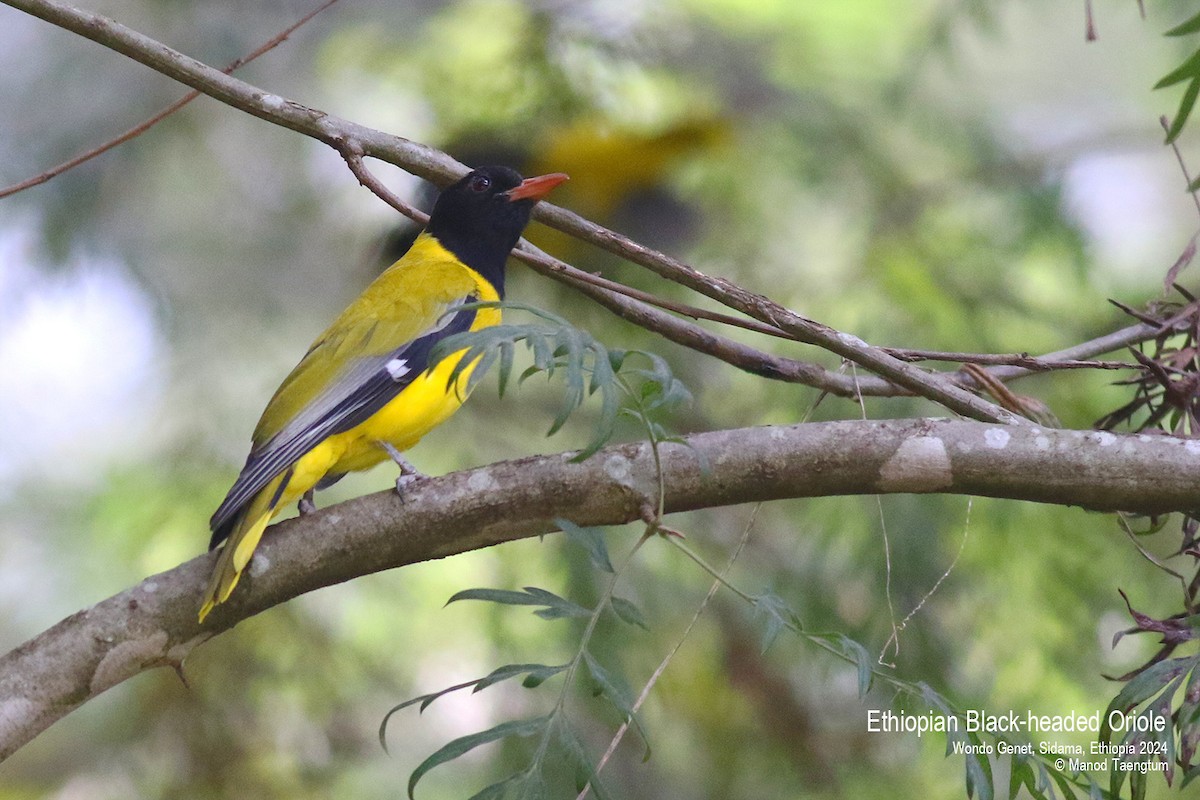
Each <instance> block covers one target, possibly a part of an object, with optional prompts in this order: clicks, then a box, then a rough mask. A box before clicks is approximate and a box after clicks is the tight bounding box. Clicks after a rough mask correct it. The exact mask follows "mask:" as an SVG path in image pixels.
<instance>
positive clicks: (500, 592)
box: [446, 586, 592, 619]
mask: <svg viewBox="0 0 1200 800" xmlns="http://www.w3.org/2000/svg"><path fill="white" fill-rule="evenodd" d="M459 600H484V601H487V602H490V603H500V604H502V605H510V606H544V608H540V609H538V610H537V611H535V612H533V613H534V614H536V615H537V616H539V617H541V618H542V619H562V618H563V617H590V616H591V615H592V612H591V611H589V610H588V609H586V608H584V607H583V606H581V605H579V604H577V603H572V602H571V601H570V600H567V599H565V598H562V597H559V596H558V595H556V594H555V593H554V592H548V591H546V590H545V589H539V588H538V587H536V586H526V587H525V589H524V590H523V591H520V592H514V591H512V590H510V589H463V590H462V591H461V592H456V593H455V594H454V596H453V597H451V598H450V599H449V600H447V601H446V605H450V604H451V603H456V602H458V601H459Z"/></svg>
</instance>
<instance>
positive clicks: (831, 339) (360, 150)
mask: <svg viewBox="0 0 1200 800" xmlns="http://www.w3.org/2000/svg"><path fill="white" fill-rule="evenodd" d="M3 2H4V3H6V4H7V5H10V6H12V7H13V8H17V9H20V10H22V11H25V12H26V13H29V14H32V15H34V16H36V17H39V18H41V19H44V20H46V21H47V22H51V23H53V24H55V25H58V26H60V27H62V28H65V29H66V30H69V31H72V32H74V33H77V34H79V35H80V36H83V37H85V38H88V39H91V40H93V41H95V42H97V43H99V44H102V45H104V46H105V47H109V48H111V49H113V50H116V51H117V52H119V53H122V54H123V55H126V56H128V57H130V58H132V59H133V60H135V61H138V62H139V63H142V64H145V65H146V66H148V67H150V68H152V69H154V70H157V71H158V72H161V73H162V74H164V75H166V76H168V77H170V78H174V79H175V80H177V81H179V82H181V83H184V84H187V85H188V86H191V87H192V88H194V89H197V90H199V91H201V92H204V93H205V94H207V95H209V96H210V97H213V98H215V99H217V100H220V101H221V102H223V103H226V104H227V105H230V106H233V107H234V108H237V109H240V110H242V111H245V112H246V113H248V114H252V115H254V116H256V117H259V118H261V119H264V120H266V121H268V122H273V123H275V124H278V125H281V126H283V127H286V128H289V129H291V130H294V131H296V132H298V133H302V134H304V135H306V136H310V137H312V138H315V139H317V140H319V141H321V142H324V143H326V144H328V145H330V146H331V147H333V148H335V149H336V150H338V152H341V153H345V152H346V147H347V146H350V147H351V148H352V150H353V152H354V153H356V154H358V155H361V156H370V157H372V158H379V159H382V160H384V161H387V162H389V163H392V164H396V165H398V166H400V167H402V168H404V169H406V170H408V171H410V172H412V173H413V174H415V175H418V176H419V177H422V178H426V179H428V180H431V181H434V182H435V183H438V184H445V183H447V182H448V181H449V180H451V179H453V178H455V177H458V176H460V175H462V174H463V173H464V172H465V171H466V168H465V167H464V166H463V165H462V164H459V163H458V162H457V161H455V160H454V159H453V158H451V157H450V156H448V155H446V154H445V153H442V152H439V151H437V150H435V149H433V148H430V147H426V146H425V145H421V144H418V143H416V142H412V141H409V140H407V139H403V138H400V137H398V136H391V135H388V134H384V133H382V132H380V131H375V130H372V129H370V128H367V127H364V126H362V125H358V124H356V123H353V122H350V121H348V120H344V119H340V118H338V117H335V116H332V115H330V114H326V113H325V112H323V111H319V110H317V109H313V108H309V107H307V106H304V105H301V104H300V103H296V102H294V101H291V100H287V99H285V98H283V97H280V96H278V95H275V94H270V93H268V92H265V91H263V90H262V89H258V88H256V87H254V86H252V85H250V84H248V83H246V82H245V81H241V80H238V79H237V78H233V77H231V76H229V75H226V74H224V73H223V72H221V71H220V70H217V69H213V68H212V67H210V66H208V65H206V64H204V63H202V62H200V61H197V60H196V59H194V58H191V57H190V56H186V55H184V54H183V53H180V52H179V51H177V50H173V49H171V48H169V47H167V46H166V45H164V44H162V43H160V42H157V41H155V40H153V39H151V38H149V37H148V36H145V35H143V34H140V33H138V32H137V31H134V30H132V29H131V28H128V27H126V26H124V25H121V24H119V23H117V22H114V21H113V20H111V19H108V18H107V17H102V16H100V15H98V14H94V13H92V12H89V11H83V10H80V9H77V8H72V7H70V6H66V5H61V4H59V3H56V2H53V0H3ZM534 216H535V218H536V219H538V220H540V221H542V222H544V223H546V224H547V225H550V226H552V227H554V228H557V229H558V230H561V231H564V232H566V233H568V234H570V235H572V236H575V237H576V238H578V239H580V240H582V241H585V242H588V243H590V244H593V245H596V246H598V247H600V248H602V249H605V250H608V251H609V252H612V253H615V254H616V255H619V256H621V257H622V258H624V259H626V260H627V261H629V262H630V263H633V264H637V265H639V266H642V267H645V268H647V269H650V270H651V271H653V272H655V273H656V274H658V275H659V276H661V277H663V278H666V279H668V280H671V281H674V282H676V283H679V284H682V285H684V286H687V287H689V288H691V289H693V290H694V291H697V292H699V293H701V294H703V295H706V296H707V297H710V298H712V299H714V300H716V301H717V302H719V303H722V304H723V305H725V306H728V307H729V308H733V309H735V310H737V311H740V312H741V313H743V314H745V315H747V316H749V317H750V318H752V319H755V320H758V321H759V322H762V323H766V324H767V325H769V326H771V327H773V328H776V329H778V330H780V331H782V332H783V333H784V334H786V335H787V336H789V337H790V338H793V339H795V340H796V341H799V342H803V343H806V344H811V345H815V346H818V347H821V348H823V349H825V350H828V351H830V352H832V353H835V354H837V355H839V356H841V357H842V358H845V359H848V360H850V361H853V362H855V363H857V364H859V365H861V366H863V367H865V368H866V369H868V370H870V371H871V372H875V373H876V374H878V375H880V376H882V377H884V378H886V379H887V380H889V381H891V382H892V383H895V384H896V385H898V386H901V387H903V388H905V389H908V390H909V391H911V392H913V393H914V394H916V395H919V396H922V397H925V398H927V399H930V400H932V401H934V402H937V403H940V404H941V405H943V406H945V407H946V408H948V409H950V410H951V411H954V412H956V413H958V414H962V415H964V416H967V417H971V418H973V419H979V420H982V421H985V422H1005V423H1009V424H1014V425H1019V424H1024V423H1025V420H1023V419H1022V418H1021V417H1019V416H1018V415H1016V414H1013V413H1011V412H1009V411H1006V410H1004V409H1002V408H1000V407H999V406H997V405H995V404H993V403H990V402H988V401H987V400H984V399H983V398H981V397H977V396H976V395H974V394H972V393H971V392H970V391H968V390H966V389H963V388H962V387H960V386H957V385H955V384H954V383H953V382H952V381H950V380H949V379H947V378H946V377H945V376H944V375H940V374H938V373H930V372H927V371H925V370H923V369H921V368H919V367H916V366H914V365H912V364H908V363H905V362H904V361H901V360H900V359H897V358H895V357H893V356H891V355H889V354H888V353H886V352H884V351H883V350H882V349H880V348H878V347H872V346H870V345H868V344H867V343H866V342H864V341H862V340H861V339H859V338H858V337H856V336H853V335H849V334H845V333H842V332H840V331H837V330H834V329H833V328H831V327H829V326H827V325H823V324H821V323H819V322H815V321H813V320H810V319H807V318H805V317H803V316H801V315H800V314H797V313H796V312H794V311H792V310H790V309H787V308H784V307H783V306H781V305H779V304H778V303H776V302H775V301H773V300H771V299H769V298H767V297H764V296H762V295H758V294H755V293H754V292H750V291H748V290H746V289H744V288H742V287H740V286H738V285H736V284H734V283H732V282H731V281H728V280H726V279H724V278H714V277H710V276H708V275H705V274H703V273H702V272H700V271H699V270H697V269H695V268H694V267H691V266H689V265H687V264H684V263H683V262H681V261H679V260H677V259H674V258H671V257H670V256H667V255H664V254H662V253H659V252H657V251H655V250H652V249H650V248H648V247H646V246H644V245H641V244H639V243H637V242H635V241H633V240H631V239H629V238H628V237H626V236H623V235H621V234H619V233H616V232H615V231H611V230H608V229H607V228H604V227H602V226H600V225H597V224H596V223H594V222H590V221H588V220H586V219H584V218H583V217H580V216H579V215H577V214H574V213H572V212H570V211H567V210H566V209H562V208H558V207H556V206H553V205H550V204H548V203H544V202H543V203H539V204H538V206H537V207H536V208H535V209H534Z"/></svg>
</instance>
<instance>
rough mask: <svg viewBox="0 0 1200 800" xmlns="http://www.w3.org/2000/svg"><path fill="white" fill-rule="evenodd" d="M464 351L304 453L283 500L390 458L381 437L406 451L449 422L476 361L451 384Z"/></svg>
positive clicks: (427, 372) (453, 355)
mask: <svg viewBox="0 0 1200 800" xmlns="http://www.w3.org/2000/svg"><path fill="white" fill-rule="evenodd" d="M464 352H465V351H459V352H458V353H454V354H452V355H451V356H449V357H448V358H445V359H443V360H442V361H441V362H439V363H438V364H436V365H435V366H434V368H433V370H431V371H426V372H423V373H421V375H419V376H418V377H417V378H416V379H415V380H413V382H412V383H411V384H409V385H408V386H407V387H405V389H404V391H402V392H400V394H398V395H396V396H395V397H394V398H393V399H392V400H391V402H389V403H388V404H387V405H385V406H384V407H383V408H381V409H379V411H377V412H375V413H374V414H373V415H371V416H370V417H369V418H368V419H366V420H364V421H363V422H362V423H360V424H359V425H357V426H355V427H353V428H351V429H350V430H348V431H345V432H344V433H339V434H336V435H334V436H330V437H329V438H328V439H326V440H324V441H323V442H321V443H320V444H319V445H317V446H316V447H314V448H313V449H312V450H310V451H308V452H307V453H305V454H304V455H303V456H301V457H300V459H299V460H298V461H297V462H296V465H295V471H294V473H293V475H292V479H291V480H290V481H288V486H287V489H286V490H285V491H284V493H283V497H282V499H281V502H280V503H279V505H286V504H287V503H288V502H290V501H292V500H294V499H296V498H298V497H299V496H300V495H301V494H303V493H304V492H305V491H307V490H308V489H309V488H311V487H312V486H314V485H316V483H317V482H318V481H319V480H321V478H323V477H324V476H325V475H327V474H330V473H332V474H339V473H343V472H357V471H359V470H365V469H370V468H371V467H373V466H375V465H376V464H379V463H381V462H383V461H386V460H387V459H388V454H387V451H386V450H385V449H384V448H383V447H382V446H381V445H380V442H387V443H388V444H390V445H391V446H392V447H395V448H396V449H397V450H400V451H404V450H407V449H409V448H410V447H412V446H414V445H415V444H416V443H417V442H419V441H420V440H421V437H423V436H424V435H425V434H427V433H429V431H431V430H433V429H434V428H436V427H437V426H438V425H440V424H442V423H443V422H445V421H446V420H447V419H448V418H449V417H450V416H451V415H452V414H453V413H454V412H455V411H457V410H458V409H459V408H461V407H462V404H463V402H464V401H465V400H466V399H467V394H468V392H467V382H468V380H470V377H471V372H472V371H473V370H474V368H475V364H471V365H469V366H468V367H467V368H466V369H464V370H463V371H462V372H461V373H460V374H459V376H458V378H456V379H455V381H454V384H453V385H452V386H451V387H450V388H449V390H447V382H448V381H449V380H450V373H451V372H452V370H453V366H454V365H455V364H457V363H458V360H459V358H461V357H462V354H463V353H464ZM477 361H478V360H477Z"/></svg>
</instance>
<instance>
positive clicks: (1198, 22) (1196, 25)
mask: <svg viewBox="0 0 1200 800" xmlns="http://www.w3.org/2000/svg"><path fill="white" fill-rule="evenodd" d="M1197 32H1200V14H1197V15H1196V16H1194V17H1192V18H1190V19H1188V20H1187V21H1186V22H1182V23H1180V24H1178V25H1176V26H1175V27H1174V28H1171V30H1169V31H1167V32H1166V33H1164V34H1163V36H1187V35H1188V34H1191V33H1197Z"/></svg>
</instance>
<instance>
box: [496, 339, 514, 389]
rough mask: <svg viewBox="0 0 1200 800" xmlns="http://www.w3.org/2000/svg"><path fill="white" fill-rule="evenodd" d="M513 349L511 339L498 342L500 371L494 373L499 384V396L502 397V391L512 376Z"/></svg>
mask: <svg viewBox="0 0 1200 800" xmlns="http://www.w3.org/2000/svg"><path fill="white" fill-rule="evenodd" d="M515 349H516V348H515V347H513V343H512V342H511V341H504V342H500V371H499V373H498V374H497V375H496V379H497V381H498V383H499V384H500V396H501V397H504V391H505V390H506V389H507V388H508V379H509V378H510V377H511V376H512V368H513V357H514V351H515Z"/></svg>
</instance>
